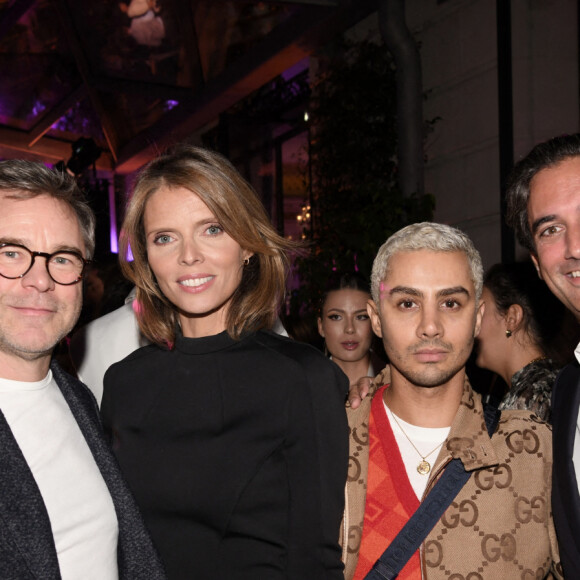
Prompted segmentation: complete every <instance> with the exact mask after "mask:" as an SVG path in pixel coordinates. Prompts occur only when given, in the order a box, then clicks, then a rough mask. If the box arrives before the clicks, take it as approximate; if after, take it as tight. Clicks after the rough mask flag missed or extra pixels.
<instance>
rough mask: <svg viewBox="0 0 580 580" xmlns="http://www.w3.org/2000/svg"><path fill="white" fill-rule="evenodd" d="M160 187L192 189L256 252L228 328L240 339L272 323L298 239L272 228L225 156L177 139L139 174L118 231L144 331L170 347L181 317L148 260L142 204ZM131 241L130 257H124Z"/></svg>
mask: <svg viewBox="0 0 580 580" xmlns="http://www.w3.org/2000/svg"><path fill="white" fill-rule="evenodd" d="M162 187H168V188H178V187H179V188H181V187H183V188H185V189H188V190H189V191H191V192H192V193H193V194H195V195H197V196H198V197H199V198H200V199H201V200H202V201H203V202H204V203H205V204H206V205H207V207H208V208H209V209H210V210H211V212H212V213H213V214H214V215H215V216H216V219H217V221H218V222H219V223H220V225H221V226H222V227H223V228H224V230H225V232H226V233H227V234H228V235H229V236H230V237H231V238H232V239H234V240H235V241H236V242H237V243H238V244H240V246H241V247H242V248H243V249H244V250H247V251H249V252H252V253H253V255H252V257H251V258H250V260H249V263H248V264H247V265H245V266H244V268H243V273H242V279H241V282H240V284H239V286H238V288H237V289H236V291H235V292H234V294H233V296H232V299H231V301H230V304H229V308H228V312H227V317H226V330H227V332H228V334H229V335H230V336H231V337H232V338H235V339H238V338H239V337H240V336H241V335H242V334H243V333H245V332H252V331H256V330H260V329H262V328H271V327H272V325H273V324H274V322H275V319H276V316H277V314H278V309H279V306H280V304H281V302H282V299H283V297H284V293H285V284H286V272H287V267H288V252H289V251H291V250H296V249H298V248H299V245H298V244H296V243H295V242H292V241H290V240H286V239H285V238H283V237H282V236H280V235H279V234H278V233H277V232H276V230H275V229H274V228H273V226H272V224H271V223H270V220H269V218H268V215H267V213H266V211H265V209H264V207H263V205H262V203H261V202H260V200H259V199H258V196H257V195H256V193H255V191H254V190H253V189H252V187H251V186H250V185H249V184H248V183H247V182H246V180H245V179H244V178H243V177H242V176H241V175H240V174H239V173H238V171H237V170H236V169H235V168H234V166H233V165H232V164H231V163H230V162H229V161H228V160H227V159H225V157H223V156H222V155H220V154H218V153H216V152H213V151H209V150H207V149H203V148H200V147H194V146H192V145H178V146H175V147H173V148H172V149H170V150H168V151H167V152H166V153H164V154H162V155H161V156H160V157H158V158H156V159H154V160H153V161H151V162H150V163H149V164H148V165H147V166H146V167H145V168H144V170H143V171H142V172H141V173H140V174H139V176H138V178H137V180H136V182H135V186H134V189H133V195H132V197H131V200H130V202H129V205H128V207H127V211H126V214H125V220H124V222H123V227H122V232H121V240H120V248H119V250H120V252H119V254H120V260H121V268H122V270H123V273H124V274H125V275H126V276H127V277H128V278H129V279H130V280H131V281H132V282H133V283H134V284H135V286H136V287H137V301H138V304H139V307H138V309H137V317H138V320H139V326H140V328H141V331H142V332H143V334H145V336H147V338H149V339H150V340H151V341H153V342H155V343H157V344H159V345H161V346H171V345H173V344H174V342H175V327H176V324H177V321H178V317H177V311H176V309H175V307H174V306H173V304H171V302H169V300H167V298H165V296H164V295H163V294H162V292H161V290H160V289H159V286H158V285H157V282H156V280H155V276H154V275H153V272H152V271H151V268H150V267H149V263H148V260H147V243H146V238H145V227H144V214H145V208H146V206H147V202H148V200H149V199H150V197H151V196H152V195H153V194H154V193H155V192H157V191H158V190H159V189H161V188H162ZM129 248H130V251H131V253H132V255H133V261H130V260H129V259H128V258H127V256H128V254H129Z"/></svg>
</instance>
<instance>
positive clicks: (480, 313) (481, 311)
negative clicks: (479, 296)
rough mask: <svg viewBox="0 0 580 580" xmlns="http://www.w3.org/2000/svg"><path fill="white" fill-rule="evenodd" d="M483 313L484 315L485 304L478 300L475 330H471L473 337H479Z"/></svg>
mask: <svg viewBox="0 0 580 580" xmlns="http://www.w3.org/2000/svg"><path fill="white" fill-rule="evenodd" d="M484 313H485V302H484V301H483V300H480V301H479V306H478V307H477V310H476V311H475V328H474V329H473V336H474V337H476V336H478V335H479V331H480V330H481V321H482V320H483V314H484Z"/></svg>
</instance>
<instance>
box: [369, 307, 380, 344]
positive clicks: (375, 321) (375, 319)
mask: <svg viewBox="0 0 580 580" xmlns="http://www.w3.org/2000/svg"><path fill="white" fill-rule="evenodd" d="M367 314H368V315H369V316H370V319H371V326H372V329H373V332H374V333H375V334H376V335H377V336H378V337H380V338H383V329H382V328H381V317H380V316H379V309H378V307H377V305H376V304H375V301H374V300H369V301H368V302H367Z"/></svg>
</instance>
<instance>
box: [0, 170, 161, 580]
mask: <svg viewBox="0 0 580 580" xmlns="http://www.w3.org/2000/svg"><path fill="white" fill-rule="evenodd" d="M93 250H94V217H93V214H92V212H91V210H90V208H89V207H88V206H87V205H86V204H85V202H84V201H83V199H82V194H81V193H80V191H79V190H78V188H77V185H76V183H75V180H74V179H73V178H72V177H70V176H68V175H67V174H63V173H60V172H53V171H52V170H49V169H47V168H46V167H45V166H44V165H42V164H39V163H32V162H28V161H20V160H13V161H3V162H0V448H1V449H2V453H1V454H0V578H2V579H3V580H12V579H14V580H23V579H33V578H34V579H42V580H49V579H54V580H57V579H60V578H62V579H63V580H66V579H70V580H78V579H79V578H82V579H83V580H86V579H95V580H116V579H117V578H121V579H143V580H145V579H147V580H150V579H157V578H163V577H164V573H163V570H162V566H161V564H160V562H159V560H158V557H157V555H156V552H155V549H154V548H153V545H152V544H151V540H150V539H149V536H148V534H147V531H146V530H145V527H144V525H143V522H142V520H141V517H140V515H139V513H138V510H137V508H136V506H135V504H134V501H133V499H132V497H131V495H130V493H129V491H128V489H127V487H126V485H125V483H124V481H123V479H122V477H121V475H120V472H119V469H118V467H117V464H116V462H115V460H114V458H113V456H112V454H111V452H110V450H109V448H108V445H107V443H106V441H105V440H104V438H103V434H102V430H101V425H100V421H99V415H98V408H97V405H96V402H95V400H94V397H93V396H92V395H91V393H90V392H89V390H88V389H87V388H86V387H85V385H83V384H82V383H80V382H79V381H77V380H75V379H73V378H72V377H71V376H69V375H67V374H66V373H65V372H63V371H62V370H61V369H60V367H59V366H58V365H57V364H56V363H54V362H52V363H51V358H52V353H53V350H54V347H55V345H56V344H58V343H59V342H60V341H61V340H62V339H63V338H64V337H65V336H66V335H67V334H68V333H69V332H70V330H71V329H72V327H73V326H74V324H75V322H76V320H77V318H78V315H79V313H80V308H81V300H82V284H81V280H82V276H83V272H84V270H85V267H86V265H87V263H88V261H89V258H90V256H91V255H92V252H93Z"/></svg>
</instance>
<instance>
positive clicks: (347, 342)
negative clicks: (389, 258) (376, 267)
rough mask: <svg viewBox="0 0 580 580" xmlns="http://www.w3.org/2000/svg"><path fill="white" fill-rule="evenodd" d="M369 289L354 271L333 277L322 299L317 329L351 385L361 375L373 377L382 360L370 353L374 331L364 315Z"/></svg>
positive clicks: (327, 349)
mask: <svg viewBox="0 0 580 580" xmlns="http://www.w3.org/2000/svg"><path fill="white" fill-rule="evenodd" d="M370 299H371V294H370V288H369V285H368V283H367V282H366V281H365V280H364V278H363V277H362V276H360V275H358V274H342V275H339V276H337V277H336V278H333V279H332V280H331V281H330V282H329V284H328V286H327V290H326V292H325V294H324V296H323V298H322V303H321V307H320V316H319V317H318V332H319V333H320V336H322V337H323V338H324V342H325V348H326V351H327V353H328V354H329V355H330V358H331V360H332V361H333V362H335V363H336V364H337V365H338V366H339V367H340V368H341V369H342V371H343V372H344V373H345V374H346V376H347V377H348V380H349V383H350V384H351V385H353V384H355V383H356V382H357V381H358V380H359V379H360V378H361V377H374V376H375V375H376V374H377V373H378V372H379V371H381V370H382V369H383V368H384V366H385V363H384V361H383V360H381V359H380V357H378V356H376V355H375V354H374V351H373V350H372V344H373V339H374V334H373V331H372V328H371V321H370V318H369V315H368V314H367V302H368V301H369V300H370Z"/></svg>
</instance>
